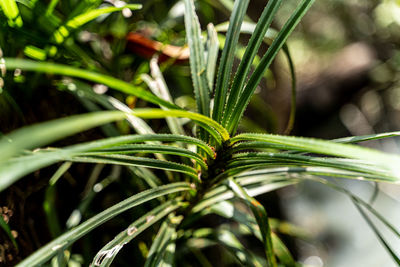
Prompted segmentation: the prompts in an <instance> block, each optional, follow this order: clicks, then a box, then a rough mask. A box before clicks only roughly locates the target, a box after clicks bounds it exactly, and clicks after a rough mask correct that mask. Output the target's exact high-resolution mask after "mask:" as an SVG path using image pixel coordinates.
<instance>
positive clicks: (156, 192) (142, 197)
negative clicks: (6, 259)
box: [17, 183, 191, 267]
mask: <svg viewBox="0 0 400 267" xmlns="http://www.w3.org/2000/svg"><path fill="white" fill-rule="evenodd" d="M189 190H191V187H190V185H189V184H188V183H174V184H169V185H165V186H160V187H157V188H153V189H149V190H146V191H143V192H141V193H139V194H136V195H134V196H132V197H130V198H127V199H125V200H123V201H121V202H119V203H118V204H116V205H114V206H112V207H110V208H108V209H106V210H104V211H102V212H100V213H99V214H97V215H95V216H94V217H92V218H90V219H88V220H87V221H85V222H83V223H82V224H80V225H78V226H77V227H75V228H73V229H72V230H70V231H68V232H66V233H64V234H63V235H61V236H60V237H58V238H56V239H55V240H53V241H51V242H50V243H48V244H47V245H45V246H44V247H42V248H40V249H39V250H37V251H36V252H35V253H33V254H32V255H31V256H29V257H28V258H26V259H25V260H23V261H22V262H20V263H19V264H18V265H17V266H19V267H25V266H26V267H31V266H38V265H42V264H44V263H45V262H46V261H47V260H49V259H50V258H51V257H52V256H54V255H56V254H57V253H58V252H59V251H60V250H62V249H63V248H66V247H68V246H69V245H71V244H72V243H74V242H75V241H76V240H78V239H79V238H81V237H82V236H84V235H86V234H87V233H89V232H90V231H92V230H93V229H95V228H97V227H98V226H100V225H101V224H103V223H105V222H107V221H108V220H110V219H112V218H114V217H115V216H117V215H119V214H121V213H122V212H124V211H126V210H128V209H131V208H133V207H135V206H138V205H140V204H142V203H145V202H148V201H150V200H152V199H155V198H157V197H160V196H163V195H167V194H172V193H176V192H181V191H189Z"/></svg>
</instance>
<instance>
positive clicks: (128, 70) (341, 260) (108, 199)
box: [0, 0, 400, 267]
mask: <svg viewBox="0 0 400 267" xmlns="http://www.w3.org/2000/svg"><path fill="white" fill-rule="evenodd" d="M265 2H266V1H264V0H252V1H251V3H250V8H249V10H248V20H250V19H252V20H253V21H257V18H258V17H259V15H260V13H261V11H262V7H263V6H264V5H265ZM17 3H18V7H19V9H20V12H21V17H22V22H23V24H21V23H22V22H19V21H18V20H15V21H14V22H10V21H7V19H6V17H5V16H4V15H3V14H2V13H1V12H0V47H1V49H2V55H0V58H1V57H2V56H7V57H27V58H32V59H35V60H48V61H55V62H59V63H65V64H69V65H73V66H78V67H82V68H85V69H90V70H95V71H98V72H102V73H106V74H109V75H111V76H113V77H117V78H120V79H122V80H125V81H129V82H131V83H133V84H135V85H136V86H138V87H141V88H145V89H147V85H146V83H145V81H144V80H143V77H144V76H143V74H146V73H149V72H150V67H149V59H150V58H151V57H152V55H153V54H154V51H152V50H151V49H150V50H149V49H147V50H146V49H143V44H142V43H140V41H138V37H137V36H136V37H135V38H136V39H135V38H133V37H132V36H131V37H132V38H133V39H132V38H129V36H130V35H129V34H130V33H135V34H139V36H140V37H141V38H144V39H145V40H147V41H149V40H152V41H157V42H158V43H157V45H160V46H161V47H166V46H174V47H175V48H177V49H178V50H179V49H180V50H179V51H181V52H182V53H183V51H184V50H185V49H186V48H185V32H184V24H183V12H184V7H183V4H182V2H180V1H176V0H142V1H135V2H134V3H141V4H143V8H142V9H141V10H133V11H131V10H129V9H123V10H122V12H120V11H118V12H113V13H110V14H104V15H101V16H99V17H97V18H95V19H94V20H93V21H88V23H84V24H83V25H79V27H74V26H72V27H70V28H68V29H67V32H66V33H65V32H63V31H62V30H60V27H61V26H62V25H63V24H65V23H66V22H67V21H69V20H71V18H73V17H75V16H77V15H79V14H82V13H83V12H85V11H87V10H90V9H92V8H93V7H112V6H116V7H121V6H122V5H124V4H125V3H124V2H122V1H99V0H84V1H81V0H61V1H57V0H55V1H54V0H51V1H50V0H49V1H44V0H36V1H33V0H31V1H30V0H19V1H17ZM297 3H298V1H296V0H287V1H285V3H284V5H283V7H282V8H281V10H280V11H279V14H278V16H277V19H276V20H275V21H274V22H273V27H275V28H277V29H279V28H280V27H281V26H282V25H283V23H284V22H285V21H286V19H287V17H288V16H289V15H290V13H291V11H292V10H293V9H294V7H295V5H296V4H297ZM231 4H232V1H230V0H219V1H217V0H198V1H196V5H197V11H198V14H199V17H200V21H201V24H202V26H203V30H205V29H206V25H207V23H209V22H212V23H214V24H215V25H218V24H220V23H223V22H226V21H227V20H228V18H229V14H230V11H229V7H230V6H231ZM57 32H58V33H61V35H62V37H61V38H57ZM219 37H220V42H221V43H223V41H224V37H223V32H221V33H220V36H219ZM248 38H249V36H246V35H243V36H242V37H241V44H242V45H243V46H245V45H246V43H247V40H248ZM151 44H152V46H153V47H154V46H155V43H154V42H153V43H151ZM288 46H289V48H290V51H291V54H292V57H293V59H294V63H295V66H296V74H297V89H298V92H297V118H296V122H295V126H294V129H293V131H292V134H295V135H298V136H313V137H322V138H329V139H331V138H338V137H342V136H348V135H365V134H373V133H378V132H385V131H393V130H398V129H399V128H400V71H399V70H400V1H398V0H370V1H365V0H331V1H316V3H315V5H314V7H313V8H312V9H311V11H310V12H309V13H308V14H307V15H306V17H305V18H304V19H303V21H302V23H301V24H300V27H298V28H297V30H296V31H295V33H294V34H293V35H292V36H291V38H290V40H289V42H288ZM263 51H265V50H263ZM163 56H164V57H163ZM237 56H238V57H237V62H239V61H240V53H238V55H237ZM160 57H161V58H162V63H161V66H160V67H161V70H162V71H163V74H164V77H165V79H166V81H167V84H168V86H169V88H170V91H171V94H172V95H173V97H174V98H175V99H177V103H178V105H180V106H184V107H185V108H187V109H194V100H193V99H192V97H191V95H192V89H191V88H192V85H191V80H190V71H189V65H188V62H187V61H186V60H185V59H182V60H176V59H174V58H171V57H169V56H168V55H160ZM1 64H2V62H0V67H1V66H2V65H1ZM0 69H1V70H2V72H3V67H1V68H0ZM2 76H3V77H2V78H0V92H1V94H0V110H1V116H0V132H1V133H8V132H10V131H11V130H13V129H16V128H18V127H21V126H23V125H26V124H32V123H35V122H40V121H46V120H49V119H54V118H59V117H63V116H68V115H72V114H76V113H82V112H86V111H94V110H99V109H103V108H110V107H109V105H110V104H109V103H108V102H107V101H106V102H107V103H108V104H107V103H104V97H103V96H104V93H105V92H107V94H108V95H112V96H113V97H114V98H115V99H117V100H118V101H120V102H121V103H124V104H125V105H127V106H128V107H130V108H133V107H140V106H144V105H145V103H144V102H142V101H141V100H137V99H136V98H134V97H132V96H129V97H125V96H124V95H122V94H121V93H118V92H115V91H114V92H109V90H108V88H107V87H104V86H101V85H97V84H90V83H86V82H82V81H76V80H72V79H65V78H63V77H58V76H52V75H43V74H38V73H29V72H27V73H25V72H21V71H19V70H16V71H15V72H14V74H13V75H11V74H9V73H8V74H7V75H5V73H4V72H3V73H2ZM290 87H291V76H290V70H289V68H288V64H287V60H286V58H285V57H284V55H283V54H281V55H279V56H278V58H277V60H276V61H275V63H274V64H273V66H272V67H271V70H270V71H269V72H267V73H266V75H265V79H264V81H263V82H262V84H261V85H260V88H259V90H258V92H257V93H256V94H255V96H254V97H253V99H252V102H251V105H250V107H249V109H248V110H247V111H246V114H247V116H246V118H244V119H243V121H242V124H241V126H240V130H246V131H251V132H272V133H282V132H283V131H284V129H285V127H286V124H287V120H288V117H289V112H290V90H291V89H290ZM93 92H94V93H93ZM107 105H108V106H107ZM146 105H148V104H146ZM111 108H112V107H111ZM150 123H151V125H152V127H153V129H156V130H157V131H158V132H163V131H165V129H166V125H164V124H163V123H161V122H159V121H155V122H150ZM102 130H103V132H101V131H99V130H91V131H88V132H85V133H83V134H80V135H78V136H75V137H73V139H70V138H69V139H66V140H63V141H61V142H58V143H57V144H58V145H65V144H68V143H71V140H73V141H74V142H78V141H79V142H81V141H85V140H93V139H96V138H99V137H101V136H104V135H116V134H119V133H130V132H133V130H132V129H130V128H129V124H128V123H126V122H120V123H119V124H118V125H117V128H112V127H103V128H102ZM367 145H369V146H371V147H375V148H379V149H383V150H386V151H389V152H399V146H398V143H396V142H395V141H394V140H392V139H385V140H383V141H371V142H369V143H368V144H367ZM56 169H57V166H53V167H49V168H46V169H43V170H40V171H38V172H35V173H34V174H32V175H31V179H24V180H22V181H20V182H18V183H16V184H15V185H14V186H12V187H11V188H10V189H9V190H7V191H6V192H2V193H1V194H0V206H4V207H6V208H7V212H5V209H4V207H3V208H2V210H1V212H0V213H2V215H3V217H4V218H6V219H7V220H6V222H7V223H9V225H10V227H11V229H13V231H14V235H16V236H17V239H18V242H19V244H20V249H19V251H17V249H15V248H14V247H13V246H12V244H11V243H7V241H3V240H6V239H7V236H6V235H5V234H4V233H0V237H1V239H0V240H2V241H1V242H0V246H1V249H0V253H1V254H0V257H2V258H3V259H5V261H6V263H7V264H10V265H13V264H14V263H15V262H17V261H19V260H21V259H22V258H24V257H26V256H27V255H28V254H30V253H31V252H32V251H34V250H35V249H37V248H38V247H40V246H41V245H43V244H45V243H46V242H47V241H48V240H50V239H51V237H52V236H55V235H57V233H59V232H60V229H64V228H65V227H67V226H65V223H63V222H65V221H67V219H68V218H70V219H71V218H73V217H71V213H73V211H74V210H75V209H76V208H77V206H78V205H79V204H80V203H81V204H82V203H88V204H87V206H85V207H84V208H85V209H87V214H86V215H85V216H86V217H90V215H91V214H94V213H95V212H96V211H98V210H101V209H103V208H104V207H106V206H109V203H114V202H115V201H117V200H121V199H123V198H125V197H126V196H128V195H130V194H131V193H132V192H136V191H140V190H141V188H143V185H141V184H140V182H139V181H137V180H133V179H129V177H131V176H134V175H135V174H134V172H133V173H132V172H131V173H125V172H126V171H122V174H121V169H119V168H118V167H112V168H111V167H109V166H101V165H97V166H94V167H93V166H88V165H84V164H74V165H73V166H72V167H71V168H69V169H68V171H67V172H66V175H64V178H63V179H61V180H60V182H59V183H58V184H57V186H56V187H50V186H49V185H48V182H47V181H48V179H49V178H50V177H51V176H52V174H53V173H54V172H55V170H56ZM82 177H90V178H89V179H84V180H85V181H86V180H89V182H88V183H86V182H85V181H82V179H81V178H82ZM98 180H103V181H106V182H105V183H106V184H107V185H109V184H110V185H109V186H108V187H107V189H106V190H105V191H104V192H102V194H103V195H102V198H95V197H94V196H89V197H88V194H87V190H85V188H88V186H89V183H95V182H96V181H98ZM345 185H346V186H347V187H348V188H351V189H352V190H353V191H355V192H357V193H359V194H360V195H362V196H365V197H368V196H370V195H371V194H373V192H374V187H373V186H372V185H371V184H367V183H365V184H360V183H357V184H354V182H351V181H348V182H346V183H345ZM33 193H35V194H33ZM93 198H94V199H97V200H99V201H94V202H92V201H91V200H92V199H93ZM88 199H89V200H88ZM83 200H85V201H86V200H88V201H87V202H85V201H83ZM260 200H261V201H262V202H263V203H267V204H266V206H267V209H268V212H269V214H270V215H272V217H277V218H283V219H287V220H289V221H292V222H294V223H296V224H298V225H300V226H302V227H304V228H305V229H309V230H310V231H311V233H309V234H310V235H311V238H307V239H306V240H302V241H298V240H297V241H294V240H293V239H288V242H289V243H291V244H292V245H291V249H292V250H293V251H294V252H295V253H294V254H295V255H296V256H297V258H298V259H299V260H300V261H301V262H303V263H305V264H308V265H309V266H316V267H317V266H338V267H339V266H340V267H342V266H360V267H361V266H378V264H379V265H381V266H394V265H393V264H394V263H393V262H392V261H391V259H390V258H389V257H388V256H387V254H386V252H385V251H384V249H383V248H382V247H381V246H380V245H379V243H378V241H377V240H376V237H375V236H374V235H373V233H372V232H371V230H370V229H369V228H368V226H366V223H365V222H364V221H363V220H362V218H361V217H360V215H359V214H358V213H357V212H356V209H354V207H353V206H352V205H351V202H350V201H348V200H347V199H346V198H345V197H344V196H339V195H338V194H336V193H333V192H331V191H329V189H327V188H325V187H322V186H318V185H315V184H311V183H303V184H301V185H299V186H297V187H290V188H286V189H283V190H281V191H278V192H277V193H276V194H275V193H274V194H269V195H267V196H263V197H261V199H260ZM396 200H400V191H399V190H398V188H395V187H392V186H390V185H382V186H380V193H379V194H378V197H377V199H376V202H375V203H376V205H377V207H378V209H380V210H382V211H383V213H384V214H385V216H387V218H388V219H389V221H393V222H396V221H399V220H400V214H399V213H398V210H399V208H400V207H399V205H398V204H396V202H397V201H396ZM27 203H29V204H30V205H29V206H28V205H26V204H27ZM32 203H41V204H40V205H36V206H35V205H32ZM49 203H50V204H51V207H55V208H56V214H55V215H54V214H52V213H51V212H50V211H49V207H48V206H47V209H46V205H49ZM89 203H90V205H89ZM42 205H43V206H44V208H43V207H42ZM85 205H86V204H85ZM9 210H12V211H14V213H12V212H11V215H10V213H9V212H8V211H9ZM144 211H145V210H144V207H143V210H140V209H138V210H135V213H134V212H130V213H129V212H128V213H127V214H125V215H124V216H121V218H118V219H115V220H113V221H112V222H111V223H107V224H106V225H105V226H104V227H102V228H101V230H96V231H94V233H93V234H92V235H90V236H88V237H85V238H83V239H82V240H81V241H80V242H79V243H78V246H80V247H81V248H82V251H83V253H82V255H73V256H74V257H76V263H79V262H80V261H82V259H87V258H90V255H93V251H97V250H98V249H99V248H100V247H101V244H103V243H104V242H106V240H108V239H109V238H110V237H112V236H113V234H115V233H116V232H117V231H118V230H116V229H118V226H120V225H126V223H127V222H130V221H131V220H132V219H131V218H132V216H133V217H138V216H139V215H140V214H142V213H143V212H144ZM52 216H53V217H52ZM54 216H55V217H54ZM219 220H221V218H218V217H212V218H209V221H208V222H205V223H206V224H209V225H211V226H212V225H215V224H217V223H218V221H219ZM49 225H53V226H54V225H56V226H55V228H52V227H50V226H49ZM33 229H40V231H38V230H33ZM146 235H147V238H148V237H151V232H147V233H144V234H143V236H144V237H143V238H142V239H141V240H146ZM95 237H96V239H95ZM95 240H100V241H101V243H99V242H98V241H96V242H95ZM250 241H251V240H248V242H247V243H246V244H247V245H248V246H251V245H252V244H251V242H250ZM396 242H397V243H396ZM133 243H136V242H133ZM392 244H393V246H392V247H394V248H400V243H399V241H398V240H393V243H392ZM396 244H398V245H397V246H396ZM148 245H149V244H148V243H147V244H146V242H145V241H139V243H136V244H130V245H129V247H130V248H128V249H125V250H124V251H122V252H121V254H122V255H121V256H120V257H119V258H118V260H117V262H118V263H119V264H121V265H123V264H124V257H128V258H129V257H132V256H134V257H137V259H138V264H141V260H140V259H143V257H142V256H141V255H144V254H145V253H146V251H147V250H148ZM395 250H396V249H395ZM206 252H207V253H208V257H210V258H212V259H215V260H217V259H218V251H206ZM397 252H400V251H399V249H397ZM219 260H220V262H221V263H229V262H230V260H229V259H224V258H221V259H219ZM85 262H87V261H85ZM232 264H233V263H232ZM230 266H234V265H230Z"/></svg>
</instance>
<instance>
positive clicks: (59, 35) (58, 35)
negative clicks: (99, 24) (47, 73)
mask: <svg viewBox="0 0 400 267" xmlns="http://www.w3.org/2000/svg"><path fill="white" fill-rule="evenodd" d="M125 8H128V9H130V10H138V9H140V8H142V5H140V4H129V5H125V6H123V7H105V8H99V9H94V10H90V11H87V12H86V13H83V14H80V15H78V16H76V17H74V18H72V19H70V20H69V21H67V22H66V23H65V25H63V26H61V27H59V28H58V29H57V30H56V31H55V32H54V34H53V36H52V38H53V39H54V41H55V42H56V43H62V42H63V41H64V40H65V39H66V38H67V37H68V36H69V35H70V32H71V31H72V30H75V29H77V28H79V27H81V26H82V25H84V24H86V23H88V22H89V21H92V20H94V19H96V18H97V17H99V16H101V15H104V14H107V13H112V12H116V11H121V10H123V9H125Z"/></svg>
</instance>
